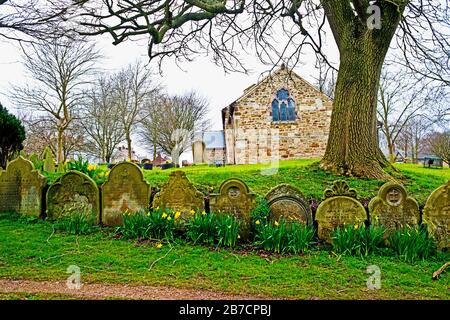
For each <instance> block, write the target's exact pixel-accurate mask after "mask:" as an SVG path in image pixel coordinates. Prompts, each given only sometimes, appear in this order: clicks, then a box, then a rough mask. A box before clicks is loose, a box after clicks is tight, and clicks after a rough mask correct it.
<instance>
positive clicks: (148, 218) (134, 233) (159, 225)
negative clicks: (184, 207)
mask: <svg viewBox="0 0 450 320" xmlns="http://www.w3.org/2000/svg"><path fill="white" fill-rule="evenodd" d="M179 217H180V213H179V212H176V213H174V212H169V211H162V210H156V211H152V212H148V213H145V212H144V211H140V212H136V213H133V214H130V213H124V214H123V224H122V226H120V227H118V229H117V231H118V232H119V233H121V234H122V236H123V237H124V238H126V239H165V240H173V238H174V232H175V229H176V225H177V221H176V220H178V218H179Z"/></svg>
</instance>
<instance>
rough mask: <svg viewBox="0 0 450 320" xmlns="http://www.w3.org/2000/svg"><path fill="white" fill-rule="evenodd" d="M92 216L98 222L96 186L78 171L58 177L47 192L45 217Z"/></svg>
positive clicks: (97, 192) (98, 202) (98, 204)
mask: <svg viewBox="0 0 450 320" xmlns="http://www.w3.org/2000/svg"><path fill="white" fill-rule="evenodd" d="M75 214H82V215H84V216H90V215H91V214H94V215H95V217H96V222H97V223H98V222H99V220H100V201H99V190H98V187H97V184H96V183H95V182H94V180H92V179H91V178H90V177H89V176H87V175H85V174H84V173H82V172H79V171H69V172H67V173H65V174H64V175H62V176H61V177H59V178H58V179H57V180H56V181H55V183H54V184H52V185H51V186H50V188H49V189H48V192H47V216H48V217H49V218H52V219H59V218H64V217H67V216H70V215H75Z"/></svg>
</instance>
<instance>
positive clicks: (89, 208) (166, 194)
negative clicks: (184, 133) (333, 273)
mask: <svg viewBox="0 0 450 320" xmlns="http://www.w3.org/2000/svg"><path fill="white" fill-rule="evenodd" d="M45 186H46V179H45V178H44V177H43V176H41V175H40V174H39V173H38V171H37V170H34V168H33V164H32V163H31V162H30V161H28V160H26V159H24V158H22V157H19V158H17V159H16V160H14V161H12V162H10V163H9V164H8V166H7V169H6V171H0V211H1V212H5V211H6V212H10V211H16V212H19V213H23V214H28V215H40V214H41V211H42V204H43V200H42V199H43V195H44V192H43V191H44V188H45ZM101 191H102V192H101V196H100V191H99V188H98V187H97V185H96V183H95V182H94V181H93V180H92V179H90V178H89V177H88V176H86V175H84V174H82V173H80V172H77V171H69V172H67V173H66V174H64V175H62V176H61V177H60V178H59V179H58V180H57V181H56V182H55V183H54V184H52V185H51V186H50V187H49V188H48V191H47V193H46V200H45V201H46V213H47V216H48V217H51V218H55V219H58V218H61V217H64V216H66V215H71V214H72V213H74V212H78V213H80V212H82V213H84V214H90V213H93V214H95V216H96V218H97V222H98V223H100V222H102V223H103V224H105V225H110V226H113V225H120V224H121V223H122V217H123V213H124V212H127V211H128V212H130V213H132V212H137V211H139V210H146V209H147V208H148V207H149V202H150V186H149V184H148V183H147V182H146V181H145V179H144V176H143V174H142V171H141V169H140V168H139V167H138V166H136V165H135V164H132V163H128V162H124V163H120V164H118V165H116V166H114V167H113V168H112V170H111V172H110V174H109V177H108V181H106V182H105V183H104V184H103V186H102V187H101ZM100 198H101V203H100ZM324 198H325V200H324V201H322V202H321V203H320V205H319V207H318V208H317V211H316V214H315V221H316V222H317V224H318V234H319V238H321V239H323V240H327V241H329V240H330V237H331V233H332V231H333V230H334V229H335V228H336V227H338V226H342V225H350V224H351V225H356V224H360V225H363V224H364V223H365V222H366V220H367V219H370V223H372V224H382V225H384V226H385V227H386V228H387V232H386V234H387V235H388V234H389V233H391V232H392V231H393V230H396V229H399V228H401V227H403V226H406V225H409V226H415V225H418V223H419V222H420V211H419V206H418V204H417V202H416V201H415V200H414V199H412V198H411V197H408V196H407V193H406V190H405V188H404V187H403V186H402V185H400V184H397V183H386V184H385V185H383V186H382V187H381V188H380V190H379V192H378V196H376V197H375V198H373V199H372V200H371V202H370V203H369V215H367V213H366V210H365V209H364V207H363V206H362V204H361V203H360V202H359V201H358V200H357V194H356V191H355V190H354V189H350V188H349V187H348V185H347V183H346V182H345V181H336V182H335V183H334V184H333V187H332V188H331V189H327V190H325V193H324ZM266 200H267V201H268V204H269V207H270V212H271V214H270V219H271V220H280V219H281V218H284V219H286V220H288V221H299V222H301V223H304V224H312V223H313V217H312V213H311V208H310V206H309V203H308V202H307V201H306V199H305V197H304V196H303V195H302V193H301V192H300V191H299V190H298V189H296V188H294V187H292V186H290V185H288V184H282V185H279V186H277V187H275V188H274V189H272V190H271V191H270V192H269V193H268V194H267V195H266ZM255 205H256V201H255V195H254V194H252V193H251V192H250V190H249V188H248V187H247V185H246V184H245V183H244V182H243V181H241V180H239V179H228V180H226V181H224V182H223V183H222V184H221V186H220V188H219V193H217V194H211V195H209V209H210V211H212V212H216V213H228V214H233V215H235V216H237V217H238V218H239V219H241V220H242V221H243V222H244V223H243V224H242V227H243V228H242V230H241V234H242V235H243V237H245V236H246V235H248V232H249V225H250V223H249V222H250V212H251V211H252V209H253V208H254V207H255ZM152 207H153V208H161V209H165V208H168V209H172V210H175V211H180V212H181V213H182V215H183V216H184V217H186V215H187V214H189V212H190V211H191V210H204V209H205V201H204V195H203V194H202V193H201V192H199V191H198V190H197V189H196V188H195V187H194V186H193V184H192V183H191V182H190V181H189V180H188V178H187V177H186V175H185V173H184V172H182V171H174V172H172V173H171V175H170V177H169V180H168V182H167V183H166V184H165V185H164V186H163V187H162V188H161V190H160V191H159V192H158V193H157V194H156V195H155V196H154V198H153V202H152ZM369 216H370V217H369ZM449 218H450V181H449V182H448V183H447V184H446V185H443V186H441V187H440V188H438V189H436V190H435V191H434V192H433V193H432V194H431V196H430V197H429V198H428V200H427V203H426V205H425V208H424V210H423V216H422V220H423V221H422V222H423V223H425V224H426V225H427V226H428V230H429V231H430V233H431V234H433V236H434V237H435V239H436V240H437V242H438V245H439V247H440V248H446V247H449V240H450V234H449V232H450V219H449Z"/></svg>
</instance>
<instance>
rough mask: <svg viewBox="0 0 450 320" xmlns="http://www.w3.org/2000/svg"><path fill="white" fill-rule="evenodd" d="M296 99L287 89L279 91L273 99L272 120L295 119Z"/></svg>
mask: <svg viewBox="0 0 450 320" xmlns="http://www.w3.org/2000/svg"><path fill="white" fill-rule="evenodd" d="M296 117H297V116H296V114H295V101H294V99H292V98H291V97H290V95H289V91H288V90H286V89H280V90H278V91H277V94H276V97H275V99H274V100H273V101H272V120H273V121H294V120H295V119H296Z"/></svg>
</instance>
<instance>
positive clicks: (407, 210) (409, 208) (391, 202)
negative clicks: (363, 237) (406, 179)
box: [369, 182, 420, 237]
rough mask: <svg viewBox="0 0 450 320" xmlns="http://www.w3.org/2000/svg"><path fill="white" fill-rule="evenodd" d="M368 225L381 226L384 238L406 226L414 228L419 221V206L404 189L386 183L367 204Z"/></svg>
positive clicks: (399, 185)
mask: <svg viewBox="0 0 450 320" xmlns="http://www.w3.org/2000/svg"><path fill="white" fill-rule="evenodd" d="M369 213H370V223H371V224H372V225H383V226H384V227H385V228H386V233H385V237H388V236H389V235H390V234H392V233H393V232H394V231H395V230H398V229H401V228H403V227H406V226H410V227H415V226H417V225H418V224H419V221H420V212H419V204H418V203H417V201H416V200H414V199H413V198H411V197H408V195H407V193H406V189H405V187H403V186H402V185H401V184H399V183H393V182H387V183H385V184H384V185H383V186H382V187H381V188H380V190H379V191H378V196H376V197H375V198H373V199H372V200H371V201H370V203H369Z"/></svg>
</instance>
